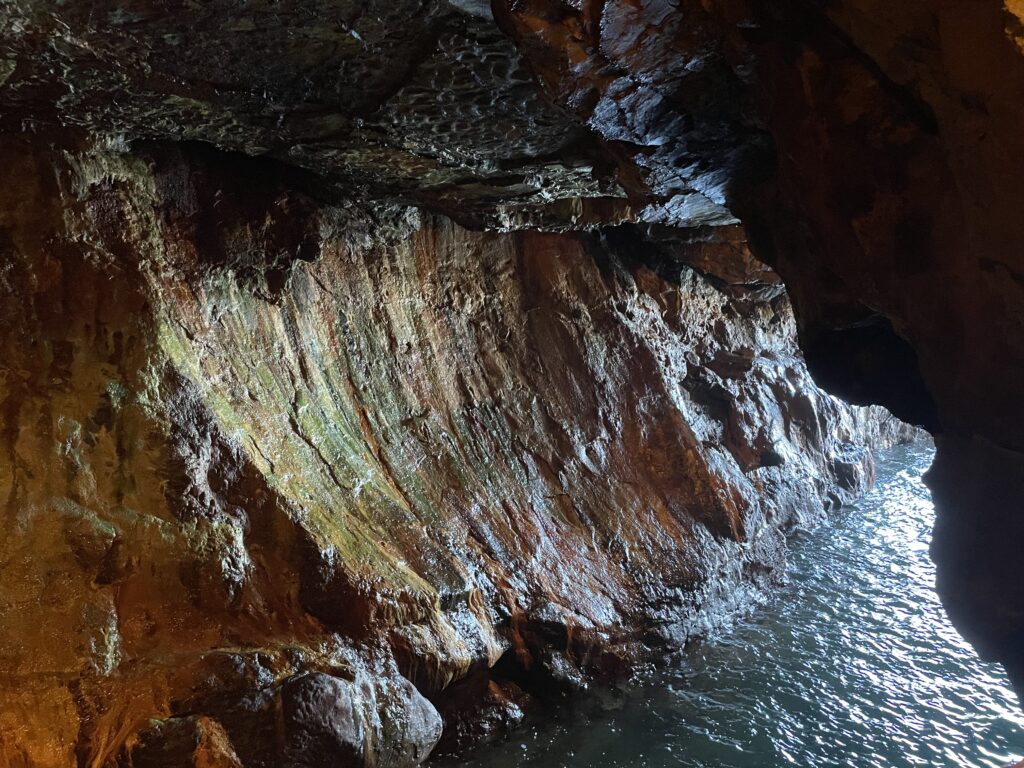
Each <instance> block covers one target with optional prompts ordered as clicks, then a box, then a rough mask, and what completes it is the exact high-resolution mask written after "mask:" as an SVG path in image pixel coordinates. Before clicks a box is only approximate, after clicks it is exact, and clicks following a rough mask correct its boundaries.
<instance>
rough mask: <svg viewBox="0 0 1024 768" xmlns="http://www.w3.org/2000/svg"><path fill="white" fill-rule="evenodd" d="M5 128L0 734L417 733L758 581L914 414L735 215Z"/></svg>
mask: <svg viewBox="0 0 1024 768" xmlns="http://www.w3.org/2000/svg"><path fill="white" fill-rule="evenodd" d="M44 144H45V142H44V141H43V140H41V139H39V138H36V139H30V140H29V139H26V140H17V139H8V140H7V141H6V142H5V144H4V146H3V150H2V157H3V159H4V162H5V164H6V166H7V168H8V169H9V172H10V173H11V174H12V178H18V179H21V180H23V181H22V182H21V183H19V184H18V185H16V186H15V185H9V186H7V187H5V188H4V190H3V191H2V193H0V195H2V200H0V232H2V241H0V242H2V248H3V254H2V259H3V264H4V272H3V283H2V285H3V293H2V298H0V312H2V323H0V334H2V339H3V348H4V350H5V352H6V354H5V363H4V366H3V369H2V370H3V378H2V379H0V387H2V389H0V402H2V404H3V408H2V413H3V432H2V435H3V437H2V449H3V452H4V456H5V458H4V460H3V462H2V463H0V497H2V498H3V499H4V507H3V509H4V515H5V521H6V522H5V527H4V530H5V536H4V538H3V541H2V543H0V558H2V562H3V564H4V568H3V577H2V579H0V681H2V685H3V690H4V696H3V697H0V762H2V763H3V764H4V765H10V766H72V765H91V766H104V765H118V766H132V767H134V768H141V767H142V766H147V767H148V766H183V765H194V766H204V767H208V766H218V767H220V766H232V767H234V766H239V765H244V766H247V767H248V766H283V765H289V766H297V765H310V766H313V765H318V766H319V765H339V766H341V765H378V766H409V765H415V764H417V763H419V762H421V761H422V760H423V759H425V758H426V756H427V755H428V754H429V753H430V751H431V750H432V748H433V747H434V745H435V744H436V743H437V742H438V739H439V738H440V737H441V734H442V726H444V728H445V732H446V734H447V736H446V738H447V739H448V742H449V743H448V744H447V748H454V747H456V746H458V745H459V744H460V743H465V742H466V741H467V740H474V739H481V738H487V737H490V736H492V735H493V733H494V732H495V731H500V729H502V728H504V727H506V726H507V725H508V723H510V722H514V721H515V719H516V717H517V713H518V712H521V709H522V708H523V707H527V706H529V701H530V699H531V697H535V696H542V695H545V693H548V692H550V691H554V690H567V689H573V688H578V687H580V686H583V685H586V684H587V681H588V680H590V679H593V678H600V677H602V676H610V675H615V674H618V673H620V672H621V671H622V669H624V668H625V667H627V666H628V665H630V664H633V663H635V662H636V661H637V660H638V659H641V658H645V657H648V656H650V655H651V654H654V653H658V652H661V651H664V650H665V649H667V648H672V647H676V646H678V644H680V643H681V642H684V641H685V640H686V639H687V638H689V637H692V636H694V635H696V634H699V633H701V632H703V631H705V630H706V629H707V628H709V627H711V626H714V625H716V624H718V623H719V622H721V621H722V620H723V619H725V618H727V617H728V616H729V615H731V614H732V613H733V612H735V611H736V610H737V609H740V608H742V607H744V606H747V605H749V604H750V603H751V602H752V601H754V600H756V599H757V598H758V597H759V596H760V594H761V593H762V590H764V589H765V588H766V587H768V586H770V585H771V584H772V583H773V582H774V581H775V580H776V579H777V578H778V577H779V574H780V569H781V566H782V564H783V562H784V556H785V535H784V534H785V532H786V531H788V530H790V529H792V528H793V527H795V526H806V525H812V524H814V523H816V522H818V521H820V520H822V519H823V517H824V514H825V511H826V510H827V509H828V508H829V507H831V506H833V505H834V504H837V503H841V502H843V501H844V500H846V499H848V498H850V496H851V495H853V494H856V493H857V492H858V491H860V490H861V489H862V488H863V487H864V485H865V484H866V483H867V482H869V480H870V477H871V461H870V454H869V452H868V450H867V449H866V446H869V445H884V444H887V443H891V442H894V441H896V440H900V439H905V438H908V437H910V436H912V435H911V432H910V431H908V430H907V429H906V428H905V427H903V425H902V424H900V423H899V422H897V421H895V420H894V419H892V418H891V417H889V416H888V414H887V413H885V412H884V411H882V410H881V409H865V408H853V407H850V406H847V405H844V404H842V403H841V402H839V401H838V400H835V399H833V398H832V397H830V396H828V395H826V394H824V393H823V392H821V391H820V390H818V389H817V388H816V387H815V386H814V384H813V383H812V382H811V381H810V379H809V377H808V374H807V371H806V369H805V367H804V364H803V362H802V359H801V356H800V353H799V350H798V348H797V346H796V340H795V325H794V320H793V316H792V312H791V308H790V305H789V302H788V298H787V296H786V294H785V292H784V291H783V289H782V287H781V285H780V284H779V282H778V278H776V277H775V276H774V274H773V273H772V272H771V271H770V270H767V269H766V268H765V267H764V266H763V265H761V264H759V263H758V262H757V261H756V260H754V259H753V258H752V257H751V255H750V253H749V251H748V250H747V249H746V247H745V245H744V243H743V239H742V233H741V232H739V231H737V230H735V229H726V230H706V231H691V232H689V233H686V234H680V233H677V232H662V233H654V232H646V233H644V232H640V231H638V230H634V229H630V228H618V229H609V230H606V231H604V232H601V233H593V234H542V233H536V232H522V233H515V234H500V233H480V232H471V231H469V230H466V229H463V228H461V227H460V226H458V225H456V224H454V223H453V222H451V221H449V220H446V219H444V218H440V217H436V216H431V215H427V214H425V213H417V212H415V211H412V210H410V209H401V208H396V209H390V210H385V209H382V208H377V209H375V210H371V211H365V210H363V211H361V210H357V209H354V208H353V207H351V205H349V204H347V203H332V202H331V198H330V194H331V193H330V190H326V191H325V189H324V188H323V187H322V185H321V184H320V183H319V180H317V179H311V178H309V177H307V176H305V175H302V174H297V173H296V172H295V171H294V169H291V168H288V167H285V166H282V165H280V164H278V163H275V162H271V161H267V160H263V161H259V160H254V159H251V158H246V157H242V156H229V155H225V154H223V153H219V152H214V151H211V150H209V149H208V148H203V147H198V146H189V145H182V146H179V147H174V148H168V147H166V146H164V145H151V146H137V147H136V148H135V150H134V151H133V152H131V153H128V152H124V151H115V150H111V149H110V148H109V147H100V146H89V145H80V146H78V147H74V148H72V147H67V146H65V147H64V148H63V150H62V151H60V152H57V151H54V150H49V149H45V148H44V147H43V145H44Z"/></svg>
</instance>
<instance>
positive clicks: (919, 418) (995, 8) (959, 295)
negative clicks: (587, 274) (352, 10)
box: [495, 0, 1024, 692]
mask: <svg viewBox="0 0 1024 768" xmlns="http://www.w3.org/2000/svg"><path fill="white" fill-rule="evenodd" d="M495 11H496V16H497V19H498V21H499V23H500V24H501V25H502V27H503V29H505V30H506V32H507V33H508V34H509V36H510V37H512V38H513V39H515V40H517V41H518V44H519V47H520V50H521V52H522V54H523V56H524V58H525V60H526V61H527V63H528V64H529V66H531V67H532V69H533V71H534V72H535V75H536V76H537V78H538V81H539V82H540V83H541V84H542V86H543V87H544V89H545V91H546V92H547V93H548V94H549V96H550V97H551V98H552V99H553V100H554V101H555V102H556V103H558V104H561V105H563V106H564V107H565V108H567V109H570V110H572V111H573V112H575V113H576V114H577V115H578V116H579V119H580V120H581V121H582V122H584V124H586V125H587V126H588V127H590V128H591V129H592V130H593V131H595V132H596V133H597V134H599V135H600V136H601V137H602V139H603V140H604V142H605V143H606V145H607V151H608V153H609V155H610V156H613V157H615V158H616V161H617V163H618V164H619V172H618V179H619V181H620V183H621V184H622V185H623V188H624V189H625V190H626V192H627V193H628V196H629V199H630V202H631V205H632V208H633V210H635V211H640V212H641V216H642V217H643V218H644V220H647V221H652V222H661V223H669V224H676V225H680V224H685V223H686V222H687V221H690V220H691V219H692V218H693V216H694V215H697V214H699V212H700V211H701V210H704V209H705V208H706V207H707V202H706V201H707V200H710V201H711V202H713V203H715V204H717V205H722V206H725V207H727V208H728V209H729V210H730V211H732V212H733V213H734V214H735V215H736V216H737V217H738V218H740V219H741V220H742V221H743V224H744V226H745V228H746V231H747V233H748V235H749V237H750V244H751V248H752V249H753V250H754V252H755V254H756V255H757V256H758V257H759V258H760V259H762V260H764V261H765V262H767V263H769V264H771V265H772V266H773V267H775V268H776V269H777V270H778V272H779V274H780V275H781V276H782V278H783V279H784V280H785V282H786V285H787V287H788V288H789V290H790V291H791V294H792V296H793V301H794V304H795V308H796V314H797V318H798V323H799V329H800V337H801V344H802V346H803V348H804V350H805V352H806V354H807V358H808V364H809V367H810V369H811V371H812V373H813V374H814V375H815V378H816V380H817V381H818V382H819V384H821V385H822V386H825V387H826V388H827V389H829V390H830V391H833V392H835V393H838V394H841V395H843V396H844V397H846V398H848V399H851V400H853V401H855V402H861V403H867V402H876V403H883V404H885V405H887V406H888V407H890V408H891V409H892V410H893V411H894V412H895V413H897V414H898V415H900V416H902V417H903V418H906V419H907V420H910V421H913V422H914V423H917V424H921V425H923V426H926V427H927V428H928V429H929V430H930V431H932V432H933V433H935V434H937V435H939V437H938V460H937V462H936V465H935V469H934V470H933V471H932V472H931V473H930V474H929V476H928V482H929V484H930V486H931V488H932V491H933V494H934V498H935V502H936V506H937V511H938V524H937V526H936V530H935V544H934V547H933V555H934V558H935V560H936V563H937V565H938V568H939V577H938V586H939V592H940V595H941V596H942V598H943V601H944V603H945V605H946V607H947V609H948V610H949V612H950V615H951V616H952V618H953V620H954V623H955V624H956V626H957V627H958V629H959V630H960V631H961V632H962V633H964V634H965V636H966V637H967V638H968V639H969V640H970V641H971V642H972V643H973V644H974V645H975V647H976V648H978V650H979V651H980V652H981V653H982V655H983V656H984V657H985V658H987V659H990V660H998V661H1000V662H1002V663H1003V665H1004V666H1005V667H1006V668H1007V669H1008V670H1009V671H1010V674H1011V676H1012V677H1013V679H1014V681H1015V683H1016V686H1017V689H1018V691H1019V692H1020V691H1022V690H1024V677H1022V675H1024V580H1022V579H1021V578H1020V574H1019V567H1018V565H1017V561H1018V559H1019V558H1018V556H1017V555H1016V554H1015V552H1016V551H1017V550H1019V543H1020V535H1021V532H1022V530H1024V529H1022V525H1024V514H1022V503H1021V499H1022V497H1024V487H1022V486H1021V485H1020V482H1019V477H1020V473H1021V468H1022V467H1024V455H1022V451H1024V419H1021V417H1020V413H1021V409H1020V404H1019V399H1020V393H1021V392H1024V325H1022V322H1021V318H1022V317H1024V279H1022V278H1024V255H1022V248H1021V243H1022V242H1024V219H1022V218H1021V216H1020V214H1019V211H1020V210H1021V206H1022V204H1024V185H1022V184H1021V182H1020V179H1021V177H1022V173H1024V144H1022V136H1024V106H1022V105H1024V101H1022V94H1024V88H1022V86H1024V57H1022V51H1024V48H1022V45H1021V40H1022V39H1024V38H1022V34H1021V9H1020V7H1019V3H1011V2H1006V3H1004V2H1002V1H1001V0H991V1H975V2H966V1H963V2H961V1H957V0H920V1H917V2H901V3H896V4H892V3H890V4H887V3H881V2H874V1H873V0H845V1H842V2H838V1H836V2H756V3H755V2H743V0H738V1H736V0H723V1H721V2H717V1H716V2H704V3H682V4H673V3H668V2H631V1H629V0H621V1H619V0H616V1H614V2H604V3H587V2H584V3H575V2H557V3H549V2H544V1H543V0H535V1H534V0H501V1H500V2H497V3H495Z"/></svg>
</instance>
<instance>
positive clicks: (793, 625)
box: [472, 445, 1024, 768]
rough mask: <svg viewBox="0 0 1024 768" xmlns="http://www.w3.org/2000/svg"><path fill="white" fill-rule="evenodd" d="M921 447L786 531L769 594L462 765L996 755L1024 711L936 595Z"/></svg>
mask: <svg viewBox="0 0 1024 768" xmlns="http://www.w3.org/2000/svg"><path fill="white" fill-rule="evenodd" d="M930 461H931V449H930V447H928V446H924V445H916V446H905V447H900V448H897V449H894V450H893V451H891V452H888V453H887V454H886V455H885V456H882V457H880V459H879V482H878V485H877V486H876V489H875V490H874V491H873V492H872V493H871V494H869V495H868V496H866V497H865V498H864V499H863V500H862V501H861V503H860V504H858V505H857V506H856V507H853V508H850V509H847V510H845V511H844V512H843V513H842V515H841V516H840V517H839V518H838V519H837V520H836V521H835V522H834V524H833V525H831V526H829V527H827V528H822V529H819V530H817V531H815V532H813V533H811V534H808V535H804V536H801V537H800V538H798V539H797V540H796V541H794V542H793V545H792V551H791V555H790V562H791V567H790V579H789V583H788V585H787V586H786V587H784V588H783V589H782V590H780V592H779V593H778V595H777V596H776V597H775V599H774V600H773V602H772V603H771V604H770V605H769V606H768V607H767V608H765V609H764V610H762V611H760V612H759V613H758V614H757V615H756V616H753V617H751V618H750V619H748V620H744V621H742V622H740V623H739V624H737V626H736V627H735V628H734V629H733V630H731V631H730V632H728V633H727V634H726V635H724V636H722V637H719V638H716V639H715V640H714V641H713V642H710V643H705V644H703V645H701V646H700V647H699V648H696V649H694V650H693V651H691V652H689V653H688V654H687V656H686V658H685V660H684V661H683V662H682V663H681V664H680V665H679V666H678V667H677V668H676V669H675V670H674V671H670V672H660V673H658V674H657V675H656V676H655V677H654V678H653V679H651V680H649V681H647V682H644V683H639V684H634V685H632V686H631V687H629V688H628V689H627V690H626V691H625V692H624V694H623V695H619V696H616V697H610V699H611V700H610V702H609V704H608V705H607V706H606V707H605V708H603V709H601V710H600V711H598V712H594V711H588V712H587V713H585V714H584V713H579V712H577V713H575V714H566V715H565V716H564V717H563V718H562V719H561V720H559V721H555V722H550V721H548V722H545V723H543V724H536V725H534V726H533V727H532V728H529V729H527V730H525V731H523V732H521V733H520V734H519V735H518V737H517V738H515V739H514V740H513V741H511V742H507V743H504V744H500V745H497V746H495V747H492V748H490V749H488V750H486V751H484V752H482V753H480V754H478V755H477V756H476V757H475V759H474V760H473V761H472V764H473V765H477V766H490V767H493V768H504V766H521V765H536V766H572V767H573V768H583V767H590V766H593V767H594V768H597V766H601V767H602V768H603V767H605V766H608V767H609V768H611V767H613V766H623V767H625V766H630V767H635V766H648V767H650V768H657V767H659V766H674V767H678V766H693V767H694V768H697V767H698V766H699V767H700V768H718V767H721V768H772V767H773V766H789V765H793V766H801V768H816V767H819V766H820V767H821V768H825V767H826V766H828V768H834V767H835V766H848V767H849V768H883V767H884V768H903V767H904V766H906V767H911V766H915V767H916V766H968V767H975V768H977V767H981V766H985V767H986V768H987V767H989V766H1004V765H1006V764H1008V763H1011V762H1014V761H1015V760H1019V759H1020V756H1021V754H1022V753H1024V716H1022V715H1021V713H1020V710H1019V709H1018V706H1017V702H1016V697H1015V696H1014V694H1013V692H1012V691H1011V689H1010V688H1009V684H1008V682H1007V680H1006V678H1005V676H1004V674H1003V672H1002V670H1001V669H1000V668H999V667H998V666H995V665H990V664H983V663H981V662H980V661H979V660H978V659H977V658H976V656H975V655H974V652H973V651H972V650H971V648H970V647H969V646H968V645H967V644H966V642H965V641H964V640H962V639H961V638H960V636H959V635H958V634H957V633H956V631H955V630H954V629H953V628H952V626H951V625H950V624H949V621H948V619H947V618H946V616H945V614H944V612H943V611H942V608H941V606H940V604H939V602H938V598H937V597H936V595H935V593H934V592H933V588H932V585H933V583H934V566H933V564H932V562H931V560H930V559H929V557H928V542H929V539H930V530H931V522H932V518H933V511H932V506H931V500H930V498H929V495H928V491H927V489H926V488H925V486H924V485H923V483H922V482H921V475H922V473H923V472H924V470H925V469H927V467H928V465H929V463H930Z"/></svg>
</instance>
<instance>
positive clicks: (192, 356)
mask: <svg viewBox="0 0 1024 768" xmlns="http://www.w3.org/2000/svg"><path fill="white" fill-rule="evenodd" d="M230 303H231V305H232V312H231V315H230V317H229V318H226V319H225V320H224V321H222V322H221V323H218V324H217V326H216V331H215V335H216V338H215V339H213V341H214V342H215V343H201V342H199V341H192V340H191V339H190V338H189V336H188V335H187V334H186V332H185V330H184V329H183V327H182V324H181V323H179V322H176V321H175V320H174V319H172V318H171V317H169V316H166V315H165V316H164V317H163V318H162V319H161V321H160V323H159V334H158V342H159V345H160V348H161V349H162V350H163V352H164V353H165V354H166V355H167V356H168V358H169V359H170V361H171V362H172V364H173V365H174V366H175V367H176V368H177V370H178V371H179V372H180V373H182V374H183V375H184V376H185V377H186V378H187V379H188V380H189V381H191V382H192V383H193V384H194V385H195V386H196V387H197V388H198V389H199V391H200V392H201V395H202V398H203V401H204V403H205V404H206V406H207V407H208V408H209V409H210V411H211V412H212V413H213V414H214V416H215V418H216V420H217V422H218V426H219V427H220V429H221V430H222V431H223V433H224V434H226V435H228V436H231V437H232V438H233V439H235V440H236V441H237V442H238V443H239V445H241V446H242V448H243V449H244V450H245V451H246V452H247V454H248V455H249V456H250V458H251V460H252V462H253V464H254V465H255V466H256V467H257V468H258V469H259V470H260V471H261V472H262V473H263V474H264V475H265V477H266V479H267V481H268V483H269V484H270V486H271V487H273V488H274V489H275V490H276V491H277V492H278V493H280V494H281V495H282V496H283V497H285V498H287V499H289V500H291V501H292V502H294V503H295V505H297V508H298V509H300V510H301V511H302V513H303V524H304V525H305V526H306V527H307V528H309V529H310V530H311V531H312V532H313V533H314V535H315V536H316V537H317V538H318V539H319V540H320V542H321V545H322V546H323V547H324V548H332V549H334V550H335V551H336V552H338V554H339V556H340V557H341V558H342V559H343V561H344V562H345V563H346V564H347V565H348V566H349V567H351V568H352V570H353V571H354V572H356V573H362V574H364V575H367V576H372V577H375V578H383V579H384V580H385V586H387V587H390V588H393V589H397V590H407V589H410V588H411V589H413V590H415V591H417V592H427V593H433V589H432V588H431V587H430V586H429V585H428V584H426V583H425V582H424V581H423V580H422V579H421V578H420V577H419V576H418V575H417V574H415V573H414V572H413V571H412V570H410V569H409V568H407V567H405V566H404V565H403V564H401V563H400V562H398V560H399V557H400V556H398V555H393V554H391V553H389V552H387V551H386V550H384V549H383V548H382V547H381V546H380V542H381V541H382V540H389V539H390V538H391V537H390V536H388V535H386V533H385V530H384V529H382V528H381V526H382V525H387V524H388V523H389V522H398V523H400V522H402V521H403V520H404V521H405V522H406V523H411V522H414V521H415V519H416V518H415V514H414V512H413V511H411V510H407V509H405V504H406V502H405V500H404V499H402V498H399V497H397V495H396V493H395V491H394V490H393V488H392V487H391V486H390V484H389V483H388V482H387V480H386V478H385V477H383V476H382V472H381V468H380V465H379V464H378V462H377V461H376V459H375V458H374V456H373V454H372V452H371V451H370V449H369V446H368V445H367V443H366V441H365V439H364V438H363V435H362V434H361V431H360V426H359V424H360V421H359V416H358V414H357V412H356V410H355V408H356V405H355V404H354V403H352V402H351V399H350V398H349V397H348V396H347V395H346V394H345V393H344V392H343V391H342V390H341V389H340V388H339V387H338V386H336V385H334V382H335V381H341V380H343V378H344V377H345V372H344V371H343V370H340V369H338V366H340V365H343V364H344V361H343V360H335V361H327V360H324V359H319V360H318V361H317V363H318V367H316V368H312V367H309V366H307V369H309V376H310V378H311V380H310V381H305V382H299V381H297V380H296V379H295V377H296V376H297V371H298V370H299V368H300V366H298V365H297V364H296V361H295V357H294V355H293V354H292V353H291V350H288V351H285V352H284V353H283V354H280V353H279V352H280V350H275V347H274V346H273V344H268V343H267V340H273V341H274V342H278V343H280V342H281V334H280V331H281V329H280V327H279V326H278V325H277V324H276V323H275V320H274V318H272V317H269V315H270V314H271V313H272V312H275V311H276V310H273V309H270V308H268V305H267V304H266V303H264V302H261V301H259V300H258V299H254V298H252V297H247V296H245V295H243V294H242V293H241V292H236V291H231V296H230ZM203 341H207V342H208V341H210V339H209V338H207V339H204V340H203ZM272 350H275V351H272ZM264 357H265V359H264ZM268 361H276V362H275V363H273V364H271V363H270V362H268ZM321 367H323V368H325V369H326V370H321ZM221 381H234V382H238V384H239V385H240V387H234V388H232V389H229V388H227V387H224V386H219V385H218V382H221ZM239 392H241V393H242V394H238V393H239ZM296 406H298V407H296ZM417 501H423V499H422V498H421V499H418V500H417Z"/></svg>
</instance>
